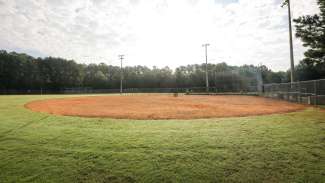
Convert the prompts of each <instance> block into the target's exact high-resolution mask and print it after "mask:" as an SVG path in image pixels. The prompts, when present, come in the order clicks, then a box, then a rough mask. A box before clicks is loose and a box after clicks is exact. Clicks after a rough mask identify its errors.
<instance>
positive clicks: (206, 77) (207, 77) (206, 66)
mask: <svg viewBox="0 0 325 183" xmlns="http://www.w3.org/2000/svg"><path fill="white" fill-rule="evenodd" d="M208 46H210V44H208V43H207V44H203V45H202V47H204V48H205V86H206V92H209V74H208Z"/></svg>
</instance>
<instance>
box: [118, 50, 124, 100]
mask: <svg viewBox="0 0 325 183" xmlns="http://www.w3.org/2000/svg"><path fill="white" fill-rule="evenodd" d="M119 57H120V60H121V70H120V74H121V75H120V77H121V78H120V94H121V95H122V93H123V59H124V55H119Z"/></svg>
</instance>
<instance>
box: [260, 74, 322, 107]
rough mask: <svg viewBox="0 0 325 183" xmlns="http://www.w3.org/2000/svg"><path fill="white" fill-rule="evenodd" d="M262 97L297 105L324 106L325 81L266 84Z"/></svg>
mask: <svg viewBox="0 0 325 183" xmlns="http://www.w3.org/2000/svg"><path fill="white" fill-rule="evenodd" d="M263 95H264V96H266V97H271V98H278V99H283V100H288V101H292V102H298V103H305V104H313V105H325V79H321V80H312V81H301V82H294V83H279V84H266V85H264V92H263Z"/></svg>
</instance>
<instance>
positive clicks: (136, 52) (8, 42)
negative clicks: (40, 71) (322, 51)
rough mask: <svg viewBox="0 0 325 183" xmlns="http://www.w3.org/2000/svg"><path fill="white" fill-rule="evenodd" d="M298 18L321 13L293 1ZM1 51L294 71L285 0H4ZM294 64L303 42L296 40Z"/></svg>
mask: <svg viewBox="0 0 325 183" xmlns="http://www.w3.org/2000/svg"><path fill="white" fill-rule="evenodd" d="M292 9H293V16H294V17H298V16H299V15H303V14H314V13H318V11H319V10H318V7H317V4H316V0H292ZM0 22H1V23H0V49H5V50H8V51H17V52H24V53H28V54H31V55H33V56H36V57H38V56H41V57H44V56H53V57H63V58H67V59H74V60H76V61H77V62H78V63H100V62H105V63H106V64H112V65H118V63H119V60H118V55H119V54H125V55H126V56H125V58H126V59H125V63H124V65H130V66H132V65H146V66H158V67H163V66H169V67H171V68H175V67H177V66H180V65H187V64H196V63H198V64H199V63H202V62H204V61H205V57H204V48H203V47H202V44H203V43H210V45H211V46H210V47H209V48H208V50H209V51H208V57H209V62H211V63H220V62H226V63H227V64H229V65H243V64H254V65H258V64H260V63H262V64H265V65H266V66H268V67H269V68H271V69H273V70H275V71H278V70H287V69H289V66H290V65H289V42H288V34H289V33H288V26H287V23H288V19H287V8H281V0H0ZM294 50H295V60H296V64H297V63H298V61H299V60H300V59H301V58H302V57H303V52H304V50H305V48H303V47H302V46H301V42H300V41H299V40H298V39H294Z"/></svg>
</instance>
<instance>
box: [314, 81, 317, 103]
mask: <svg viewBox="0 0 325 183" xmlns="http://www.w3.org/2000/svg"><path fill="white" fill-rule="evenodd" d="M314 94H315V96H314V105H315V106H316V105H317V103H318V102H317V80H315V81H314Z"/></svg>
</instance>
